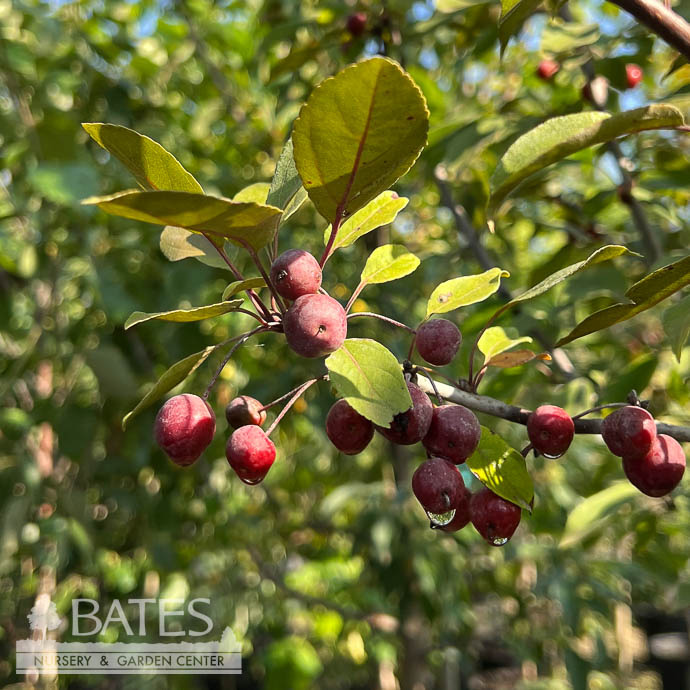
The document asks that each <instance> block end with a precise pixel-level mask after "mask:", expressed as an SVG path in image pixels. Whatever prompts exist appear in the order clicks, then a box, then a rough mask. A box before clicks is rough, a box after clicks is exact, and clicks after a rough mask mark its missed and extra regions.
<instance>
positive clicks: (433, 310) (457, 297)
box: [426, 268, 510, 319]
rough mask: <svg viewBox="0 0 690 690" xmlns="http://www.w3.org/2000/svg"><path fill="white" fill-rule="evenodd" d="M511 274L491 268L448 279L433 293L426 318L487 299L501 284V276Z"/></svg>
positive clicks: (504, 276) (500, 269) (505, 276)
mask: <svg viewBox="0 0 690 690" xmlns="http://www.w3.org/2000/svg"><path fill="white" fill-rule="evenodd" d="M509 275H510V273H508V271H504V270H503V269H502V268H490V269H489V270H488V271H484V273H479V274H477V275H473V276H463V277H462V278H453V279H452V280H446V281H445V282H444V283H441V284H440V285H439V286H438V287H437V288H436V289H435V290H434V291H433V292H432V293H431V297H429V301H428V303H427V305H426V318H427V319H428V318H429V317H430V316H431V315H432V314H444V313H445V312H448V311H453V309H457V308H458V307H465V306H467V305H468V304H475V303H476V302H481V301H482V300H485V299H486V298H487V297H490V296H491V295H493V294H494V293H495V292H496V291H497V290H498V288H499V287H500V286H501V278H507V277H508V276H509Z"/></svg>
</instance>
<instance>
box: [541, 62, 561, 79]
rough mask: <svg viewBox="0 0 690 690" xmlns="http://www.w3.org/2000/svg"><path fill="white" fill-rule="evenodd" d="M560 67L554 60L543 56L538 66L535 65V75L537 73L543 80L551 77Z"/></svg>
mask: <svg viewBox="0 0 690 690" xmlns="http://www.w3.org/2000/svg"><path fill="white" fill-rule="evenodd" d="M559 69H561V66H560V65H559V64H558V62H556V61H555V60H550V59H549V58H544V59H543V60H542V61H541V62H540V63H539V67H537V75H539V78H540V79H543V80H544V81H548V80H549V79H551V77H553V75H554V74H556V72H558V70H559Z"/></svg>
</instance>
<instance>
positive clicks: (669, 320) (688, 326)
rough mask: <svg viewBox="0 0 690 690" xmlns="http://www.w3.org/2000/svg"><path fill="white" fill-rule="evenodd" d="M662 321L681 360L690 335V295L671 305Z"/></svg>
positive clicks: (678, 358) (677, 357) (675, 353)
mask: <svg viewBox="0 0 690 690" xmlns="http://www.w3.org/2000/svg"><path fill="white" fill-rule="evenodd" d="M662 322H663V324H664V330H665V331H666V336H667V337H668V339H669V341H670V343H671V347H672V348H673V354H674V355H675V356H676V359H677V360H678V361H679V362H680V356H681V354H682V352H683V348H684V347H685V343H686V342H687V340H688V337H690V295H688V296H687V297H685V298H683V299H682V300H681V301H680V302H676V304H674V305H673V306H671V307H669V308H668V309H667V310H666V311H665V312H664V316H663V318H662Z"/></svg>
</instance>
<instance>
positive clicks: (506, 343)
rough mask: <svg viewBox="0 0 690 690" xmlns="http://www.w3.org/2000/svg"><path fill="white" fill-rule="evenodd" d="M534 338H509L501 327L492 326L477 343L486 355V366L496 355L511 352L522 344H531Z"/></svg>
mask: <svg viewBox="0 0 690 690" xmlns="http://www.w3.org/2000/svg"><path fill="white" fill-rule="evenodd" d="M531 342H532V338H530V337H529V336H523V337H521V338H509V337H508V335H507V334H506V332H505V331H504V330H503V329H502V328H501V327H500V326H492V327H491V328H487V329H486V330H485V331H484V333H482V336H481V338H479V341H478V342H477V347H478V348H479V351H480V352H481V353H482V354H483V355H484V363H485V364H486V363H487V362H489V360H491V359H492V358H493V357H495V356H496V355H500V354H501V353H502V352H505V351H506V350H510V349H511V348H512V347H515V346H516V345H520V344H521V343H531Z"/></svg>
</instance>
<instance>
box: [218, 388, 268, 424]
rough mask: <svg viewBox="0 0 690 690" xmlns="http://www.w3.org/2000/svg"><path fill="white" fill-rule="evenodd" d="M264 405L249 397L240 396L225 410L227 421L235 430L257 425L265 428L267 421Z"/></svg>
mask: <svg viewBox="0 0 690 690" xmlns="http://www.w3.org/2000/svg"><path fill="white" fill-rule="evenodd" d="M262 407H263V405H262V404H261V403H260V402H259V401H258V400H257V399H256V398H252V397H251V396H249V395H238V396H237V397H236V398H233V399H232V400H231V401H230V402H229V403H228V404H227V407H226V408H225V419H227V420H228V424H229V425H230V426H231V427H232V428H233V429H239V428H240V427H241V426H247V425H248V424H255V425H256V426H263V424H264V422H265V421H266V411H265V410H262V409H261V408H262Z"/></svg>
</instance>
